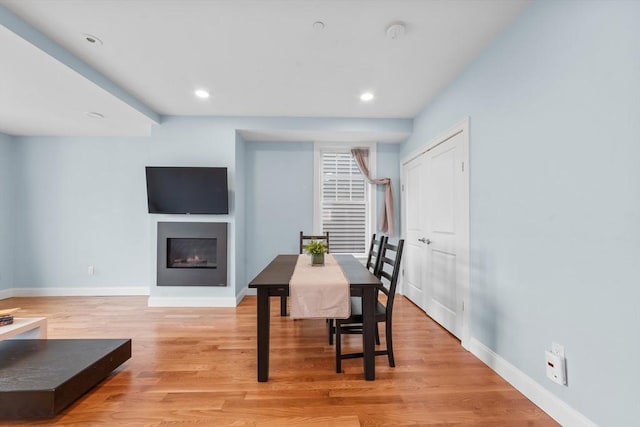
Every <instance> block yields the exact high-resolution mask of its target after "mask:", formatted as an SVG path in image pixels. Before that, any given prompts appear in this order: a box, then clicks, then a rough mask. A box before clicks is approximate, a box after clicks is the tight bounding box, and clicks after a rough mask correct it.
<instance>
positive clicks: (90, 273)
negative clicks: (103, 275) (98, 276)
mask: <svg viewBox="0 0 640 427" xmlns="http://www.w3.org/2000/svg"><path fill="white" fill-rule="evenodd" d="M87 273H88V274H89V276H93V273H94V269H93V265H90V266H89V268H87Z"/></svg>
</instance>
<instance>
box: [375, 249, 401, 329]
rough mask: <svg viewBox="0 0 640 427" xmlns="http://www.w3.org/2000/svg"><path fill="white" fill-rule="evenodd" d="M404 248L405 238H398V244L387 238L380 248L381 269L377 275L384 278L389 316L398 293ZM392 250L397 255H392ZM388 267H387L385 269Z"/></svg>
mask: <svg viewBox="0 0 640 427" xmlns="http://www.w3.org/2000/svg"><path fill="white" fill-rule="evenodd" d="M403 249H404V239H400V240H398V243H397V244H392V243H389V240H388V239H387V240H386V241H385V242H384V244H383V245H382V246H381V248H380V258H381V261H380V269H379V270H378V274H377V276H378V277H379V278H380V279H381V280H382V279H384V280H382V284H383V286H384V287H385V292H384V293H385V294H386V295H387V304H386V311H387V316H390V315H391V312H392V310H393V300H394V297H395V294H396V285H397V284H398V276H399V275H400V265H401V264H402V251H403ZM390 252H393V253H394V254H395V255H393V257H392V256H391V254H390ZM385 267H387V269H385ZM385 282H387V283H385Z"/></svg>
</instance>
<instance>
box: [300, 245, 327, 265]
mask: <svg viewBox="0 0 640 427" xmlns="http://www.w3.org/2000/svg"><path fill="white" fill-rule="evenodd" d="M304 250H305V252H306V253H308V254H309V255H311V265H324V254H326V253H327V252H328V251H329V249H328V248H327V245H326V244H325V243H324V240H312V241H310V242H309V243H308V244H307V245H304Z"/></svg>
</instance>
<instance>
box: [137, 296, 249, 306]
mask: <svg viewBox="0 0 640 427" xmlns="http://www.w3.org/2000/svg"><path fill="white" fill-rule="evenodd" d="M147 305H148V306H149V307H235V306H236V305H237V304H236V297H228V298H202V297H186V298H181V297H149V301H148V302H147Z"/></svg>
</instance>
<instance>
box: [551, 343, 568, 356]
mask: <svg viewBox="0 0 640 427" xmlns="http://www.w3.org/2000/svg"><path fill="white" fill-rule="evenodd" d="M551 353H553V354H555V355H556V356H558V357H562V358H563V359H564V357H565V355H564V346H563V345H560V344H558V343H557V342H554V343H551Z"/></svg>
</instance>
